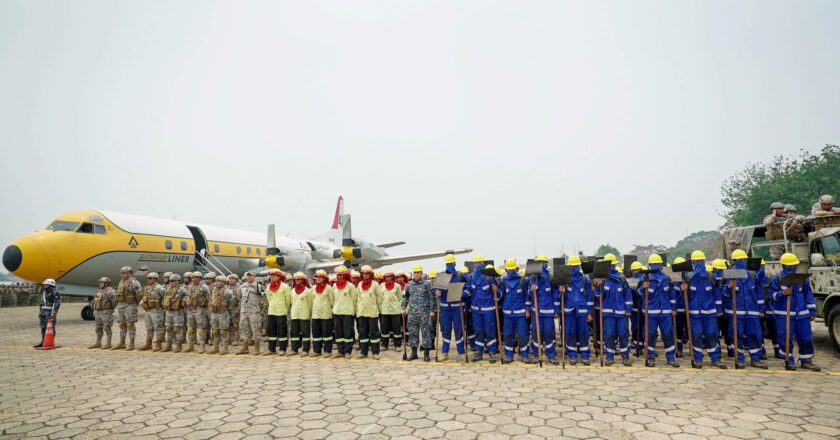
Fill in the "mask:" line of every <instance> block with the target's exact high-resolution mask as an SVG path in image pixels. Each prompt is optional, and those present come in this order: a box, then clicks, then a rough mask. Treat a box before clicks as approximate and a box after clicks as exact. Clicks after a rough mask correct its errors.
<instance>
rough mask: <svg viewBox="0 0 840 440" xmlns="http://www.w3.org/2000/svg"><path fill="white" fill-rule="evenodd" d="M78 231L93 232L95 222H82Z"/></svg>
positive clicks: (83, 232)
mask: <svg viewBox="0 0 840 440" xmlns="http://www.w3.org/2000/svg"><path fill="white" fill-rule="evenodd" d="M76 232H79V233H82V234H93V224H92V223H82V226H79V229H77V230H76Z"/></svg>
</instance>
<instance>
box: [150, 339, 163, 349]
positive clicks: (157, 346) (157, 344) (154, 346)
mask: <svg viewBox="0 0 840 440" xmlns="http://www.w3.org/2000/svg"><path fill="white" fill-rule="evenodd" d="M152 347H153V348H152V351H161V347H160V340H159V339H158V340H157V341H155V342H154V344H152Z"/></svg>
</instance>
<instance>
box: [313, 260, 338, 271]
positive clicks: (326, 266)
mask: <svg viewBox="0 0 840 440" xmlns="http://www.w3.org/2000/svg"><path fill="white" fill-rule="evenodd" d="M342 264H344V260H333V261H321V262H318V263H310V264H308V265H307V266H306V270H312V271H315V270H321V269H323V270H325V271H327V272H330V271H332V270H333V269H335V268H336V267H338V266H341V265H342Z"/></svg>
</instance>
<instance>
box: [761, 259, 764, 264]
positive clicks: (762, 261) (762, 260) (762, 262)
mask: <svg viewBox="0 0 840 440" xmlns="http://www.w3.org/2000/svg"><path fill="white" fill-rule="evenodd" d="M761 265H762V266H764V258H762V259H761Z"/></svg>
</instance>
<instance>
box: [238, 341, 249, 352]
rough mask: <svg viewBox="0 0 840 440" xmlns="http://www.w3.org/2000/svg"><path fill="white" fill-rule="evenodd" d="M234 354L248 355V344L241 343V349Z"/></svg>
mask: <svg viewBox="0 0 840 440" xmlns="http://www.w3.org/2000/svg"><path fill="white" fill-rule="evenodd" d="M236 354H237V355H240V354H249V353H248V343H247V342H243V343H242V348H240V349H239V351H237V352H236Z"/></svg>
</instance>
